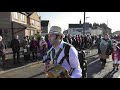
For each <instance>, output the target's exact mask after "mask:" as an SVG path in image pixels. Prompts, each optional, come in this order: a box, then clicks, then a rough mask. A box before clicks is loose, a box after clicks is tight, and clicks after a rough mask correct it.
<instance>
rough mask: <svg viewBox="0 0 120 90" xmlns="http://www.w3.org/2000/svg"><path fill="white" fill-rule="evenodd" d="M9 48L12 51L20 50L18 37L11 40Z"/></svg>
mask: <svg viewBox="0 0 120 90" xmlns="http://www.w3.org/2000/svg"><path fill="white" fill-rule="evenodd" d="M11 48H12V50H13V51H14V52H18V51H19V50H20V41H19V40H18V39H13V40H12V41H11Z"/></svg>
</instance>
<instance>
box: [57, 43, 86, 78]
mask: <svg viewBox="0 0 120 90" xmlns="http://www.w3.org/2000/svg"><path fill="white" fill-rule="evenodd" d="M64 47H65V49H64V55H65V56H64V57H63V58H62V59H61V61H60V63H59V64H62V63H63V61H64V60H65V59H66V60H67V62H68V64H69V65H70V62H69V50H70V47H72V45H71V44H67V43H65V44H64ZM78 59H79V62H80V67H81V69H82V77H83V78H85V77H86V76H87V75H86V72H87V62H86V61H85V53H84V51H78ZM73 71H74V68H73V70H72V71H71V72H70V74H72V72H73Z"/></svg>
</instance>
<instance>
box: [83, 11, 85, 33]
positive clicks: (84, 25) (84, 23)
mask: <svg viewBox="0 0 120 90" xmlns="http://www.w3.org/2000/svg"><path fill="white" fill-rule="evenodd" d="M83 35H85V12H84V23H83Z"/></svg>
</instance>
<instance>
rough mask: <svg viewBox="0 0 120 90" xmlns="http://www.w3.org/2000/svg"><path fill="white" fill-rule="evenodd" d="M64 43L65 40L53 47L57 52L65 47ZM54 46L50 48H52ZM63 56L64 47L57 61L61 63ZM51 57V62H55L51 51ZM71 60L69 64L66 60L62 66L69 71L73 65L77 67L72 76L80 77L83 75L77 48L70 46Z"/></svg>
mask: <svg viewBox="0 0 120 90" xmlns="http://www.w3.org/2000/svg"><path fill="white" fill-rule="evenodd" d="M64 43H65V42H64V41H62V42H61V43H60V45H59V46H58V47H57V48H56V49H55V48H54V47H52V48H54V49H55V53H57V52H58V51H59V49H60V48H62V49H63V44H64ZM52 48H51V49H50V50H52ZM63 57H64V49H63V50H62V52H61V53H60V55H59V56H58V59H57V63H59V62H60V60H61V59H62V58H63ZM50 58H51V63H53V58H52V52H51V53H50ZM69 62H70V65H69V64H68V62H67V60H64V61H63V63H62V67H64V68H65V69H67V70H68V71H70V69H71V67H72V68H75V69H74V71H73V73H72V75H71V78H80V77H82V70H81V68H80V63H79V60H78V52H77V50H76V49H75V48H74V47H70V51H69Z"/></svg>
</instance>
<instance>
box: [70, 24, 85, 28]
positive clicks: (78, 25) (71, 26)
mask: <svg viewBox="0 0 120 90" xmlns="http://www.w3.org/2000/svg"><path fill="white" fill-rule="evenodd" d="M69 28H83V24H69Z"/></svg>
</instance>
